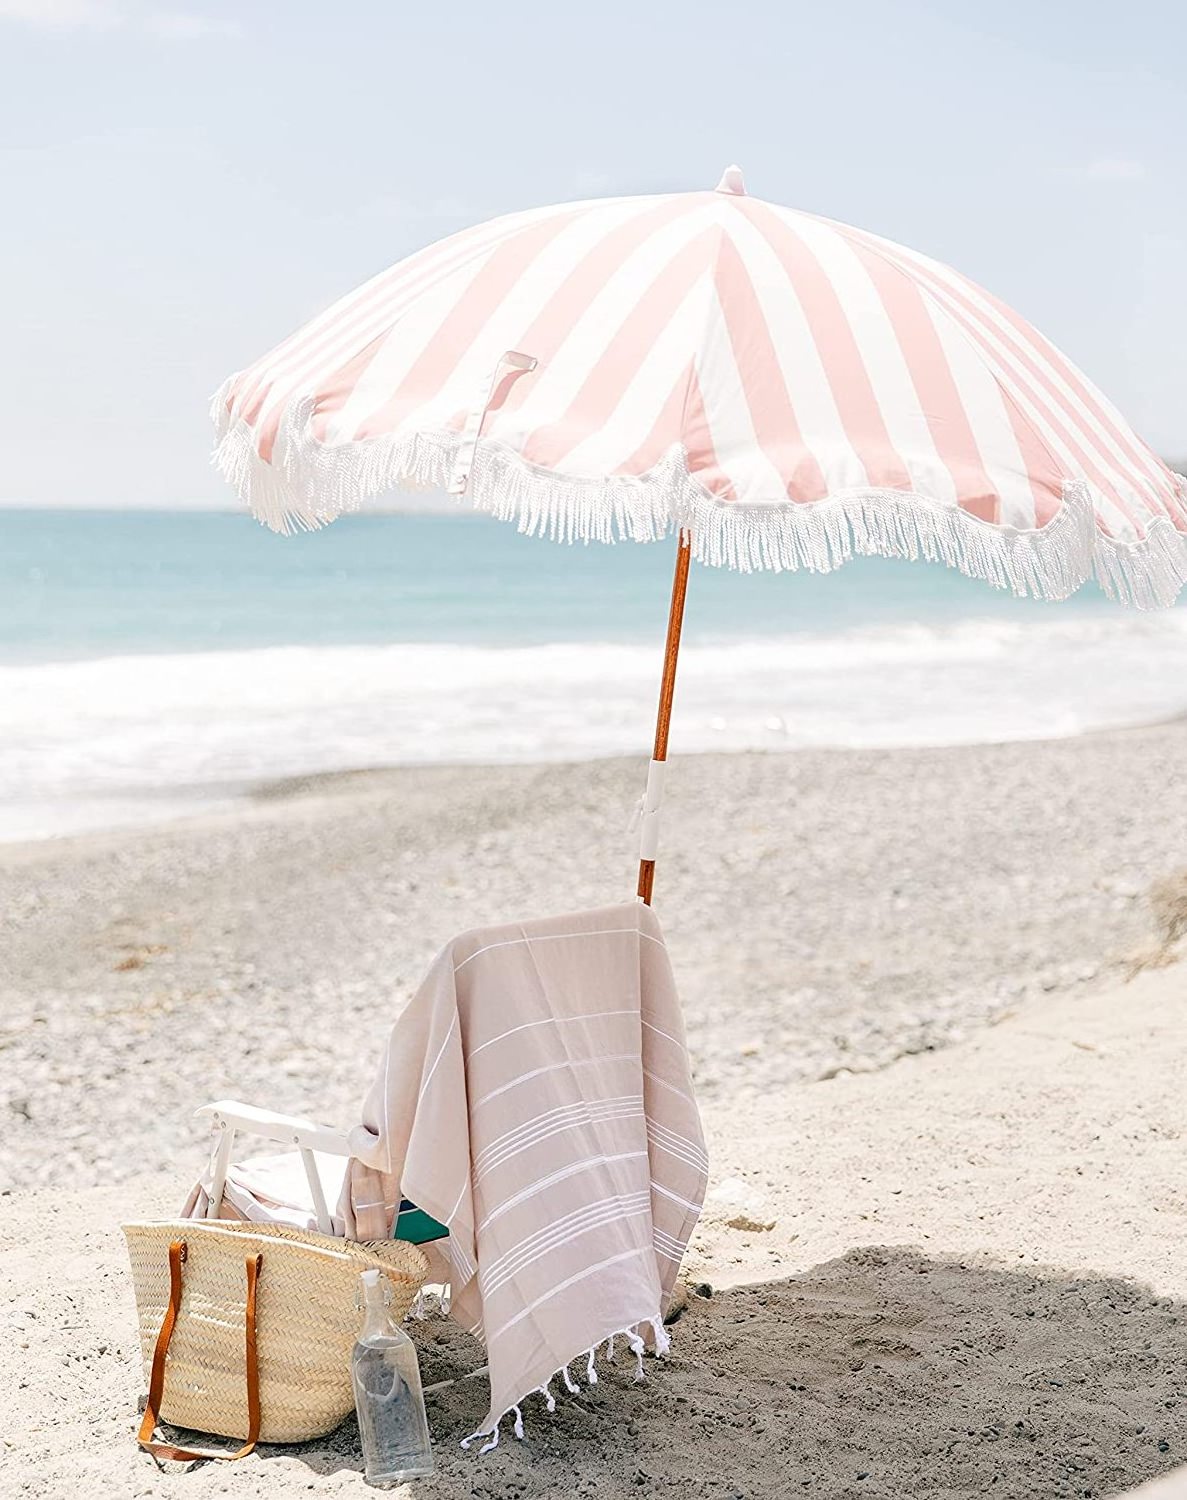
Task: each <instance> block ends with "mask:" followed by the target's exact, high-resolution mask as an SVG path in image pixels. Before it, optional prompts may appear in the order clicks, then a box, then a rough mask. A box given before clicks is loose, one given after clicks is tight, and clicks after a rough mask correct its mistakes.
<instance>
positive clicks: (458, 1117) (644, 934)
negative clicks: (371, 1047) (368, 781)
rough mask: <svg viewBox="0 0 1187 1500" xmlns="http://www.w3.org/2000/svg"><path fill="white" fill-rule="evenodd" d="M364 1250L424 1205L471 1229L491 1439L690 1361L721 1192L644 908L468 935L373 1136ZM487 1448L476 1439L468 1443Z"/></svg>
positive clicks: (456, 1258)
mask: <svg viewBox="0 0 1187 1500" xmlns="http://www.w3.org/2000/svg"><path fill="white" fill-rule="evenodd" d="M350 1145H351V1151H352V1159H351V1164H350V1170H349V1173H348V1177H347V1182H346V1186H345V1188H344V1193H343V1201H342V1204H341V1205H340V1210H339V1211H340V1213H341V1214H342V1217H343V1218H344V1220H345V1221H346V1223H347V1225H348V1233H350V1234H352V1235H354V1236H355V1237H357V1238H359V1239H365V1240H366V1239H378V1238H380V1237H382V1236H385V1235H387V1234H390V1232H391V1227H392V1220H393V1216H394V1215H395V1213H396V1212H397V1209H398V1205H399V1203H400V1201H401V1199H402V1197H407V1198H410V1199H412V1200H413V1202H415V1203H416V1204H417V1205H418V1206H419V1207H420V1208H421V1209H423V1210H424V1211H425V1212H426V1213H428V1214H431V1215H432V1217H433V1218H435V1219H439V1220H440V1221H441V1223H443V1224H444V1225H446V1226H447V1227H448V1230H449V1235H448V1238H447V1239H444V1240H441V1241H439V1242H438V1243H437V1244H436V1245H433V1246H426V1247H425V1248H426V1250H430V1251H431V1252H434V1253H437V1254H439V1255H441V1256H443V1257H444V1258H445V1259H446V1260H447V1262H448V1266H447V1277H448V1280H449V1281H450V1283H451V1288H452V1298H451V1315H452V1316H453V1317H454V1318H456V1319H457V1320H458V1321H459V1322H460V1323H461V1324H462V1326H463V1327H465V1328H467V1329H469V1330H470V1331H471V1332H472V1333H474V1334H475V1335H477V1337H478V1338H480V1339H481V1340H482V1341H483V1343H484V1344H485V1346H486V1351H487V1359H488V1363H489V1366H490V1383H491V1406H490V1411H489V1413H488V1415H487V1418H486V1420H485V1421H484V1423H483V1424H482V1426H481V1427H480V1428H479V1429H478V1431H477V1432H476V1433H474V1434H472V1435H471V1436H472V1438H477V1437H482V1438H485V1439H487V1443H486V1447H490V1446H492V1445H493V1444H494V1443H497V1441H498V1433H499V1423H500V1421H501V1419H502V1418H503V1417H504V1416H508V1415H511V1416H513V1418H514V1423H515V1431H516V1434H517V1436H521V1435H522V1432H523V1424H522V1412H521V1410H520V1408H521V1406H522V1404H523V1402H524V1400H525V1398H527V1397H528V1396H529V1395H531V1394H532V1393H533V1392H539V1394H540V1396H541V1398H542V1400H543V1401H544V1402H546V1403H547V1407H548V1409H549V1410H552V1408H553V1405H554V1398H553V1394H552V1390H551V1381H552V1380H553V1379H560V1380H562V1381H563V1382H564V1384H565V1385H566V1387H568V1388H569V1389H576V1386H575V1385H574V1383H573V1378H572V1374H571V1372H570V1370H569V1368H568V1367H569V1365H570V1364H572V1363H573V1362H574V1361H575V1360H577V1359H578V1358H581V1359H582V1360H583V1361H584V1368H585V1371H586V1376H587V1379H588V1380H590V1381H591V1382H592V1381H593V1380H596V1378H597V1372H596V1368H595V1357H596V1355H597V1354H598V1352H599V1349H600V1347H601V1346H605V1352H606V1353H607V1354H612V1353H613V1352H614V1344H615V1341H619V1347H624V1346H625V1348H626V1349H628V1350H630V1351H631V1352H632V1353H633V1355H634V1356H635V1358H636V1360H637V1371H638V1373H639V1375H641V1373H642V1367H643V1365H642V1361H643V1353H644V1350H645V1347H646V1345H647V1344H648V1343H650V1345H651V1347H652V1348H654V1350H655V1352H656V1353H663V1352H665V1351H666V1349H667V1347H668V1335H667V1332H666V1330H665V1328H664V1326H663V1321H662V1314H663V1310H664V1307H665V1304H666V1300H667V1298H668V1296H669V1294H670V1292H671V1290H672V1287H673V1284H674V1282H675V1278H676V1273H677V1271H678V1269H679V1265H680V1260H681V1257H682V1256H683V1254H684V1250H685V1247H686V1245H687V1243H688V1239H689V1236H690V1234H691V1233H692V1230H693V1226H694V1225H695V1223H696V1220H697V1216H698V1214H699V1212H700V1208H701V1203H702V1199H703V1196H704V1191H705V1182H706V1167H707V1163H706V1157H705V1149H704V1141H703V1137H702V1134H701V1126H700V1119H699V1116H698V1113H697V1108H696V1104H695V1102H694V1099H693V1094H692V1086H691V1081H690V1077H689V1066H688V1054H687V1051H686V1048H685V1042H684V1029H683V1023H682V1021H681V1016H680V1009H679V1004H678V1001H677V998H676V990H675V985H674V983H673V980H672V971H671V966H670V964H669V961H668V954H667V950H666V948H665V947H664V941H663V936H662V934H661V932H660V927H659V923H658V921H657V920H656V918H655V915H654V913H653V912H652V911H651V909H650V908H649V907H646V906H643V905H640V904H636V903H633V904H631V905H629V906H613V907H607V908H605V909H604V910H601V911H591V912H582V913H579V914H577V915H574V916H567V917H555V918H551V919H549V920H546V921H538V922H531V923H525V924H522V925H515V926H507V927H497V928H488V929H486V930H483V931H476V932H469V933H466V934H465V935H463V936H462V937H459V938H455V939H454V941H453V942H451V943H450V944H449V945H448V946H447V947H446V948H445V949H444V951H443V952H442V953H441V954H440V956H439V957H438V958H437V960H436V962H435V963H434V964H433V967H432V969H431V970H430V971H429V974H428V976H427V978H426V979H425V981H424V983H423V984H422V986H421V988H420V989H419V991H418V992H417V994H416V995H415V997H414V998H413V999H412V1000H411V1001H410V1003H409V1005H408V1006H407V1008H406V1009H405V1011H404V1012H403V1014H402V1015H401V1016H400V1018H399V1020H398V1021H397V1022H396V1025H395V1026H394V1028H393V1030H392V1033H391V1037H390V1040H389V1042H388V1047H387V1052H386V1056H385V1058H384V1063H383V1067H382V1068H381V1069H380V1072H379V1075H378V1077H377V1078H376V1080H375V1084H374V1086H373V1088H372V1089H371V1092H370V1094H369V1095H368V1098H367V1101H366V1104H365V1106H364V1124H363V1125H362V1126H361V1127H358V1128H357V1129H356V1130H355V1131H353V1132H352V1134H351V1138H350ZM467 1441H470V1439H467Z"/></svg>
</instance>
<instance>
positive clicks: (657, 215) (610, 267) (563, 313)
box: [489, 199, 693, 437]
mask: <svg viewBox="0 0 1187 1500" xmlns="http://www.w3.org/2000/svg"><path fill="white" fill-rule="evenodd" d="M692 211H693V210H692V208H690V207H689V205H688V204H686V203H682V202H680V201H679V200H672V199H668V200H665V201H664V202H663V203H661V204H660V205H659V206H658V207H656V208H652V209H648V210H647V211H646V212H644V213H640V214H638V215H637V216H636V217H635V218H633V219H630V220H628V221H627V223H625V224H621V225H619V227H618V228H617V229H615V230H613V231H612V232H611V233H610V234H608V235H607V236H606V238H605V239H604V240H603V241H602V242H601V243H600V244H599V245H597V246H596V247H595V248H594V249H593V250H591V251H590V253H589V254H588V255H586V256H585V257H584V259H582V260H581V262H580V263H579V264H578V265H576V266H575V267H574V268H573V274H572V275H571V276H569V277H568V278H567V279H566V280H565V282H564V285H563V286H561V287H560V288H559V289H558V290H557V291H556V292H554V293H553V295H552V296H551V297H550V298H549V299H548V302H547V303H546V304H545V306H544V307H543V308H542V309H541V310H540V313H539V315H538V316H537V317H536V318H534V319H533V321H532V323H531V324H530V325H529V327H528V328H527V329H526V330H525V331H524V333H523V335H522V337H521V338H520V339H519V341H518V343H519V345H520V346H521V347H522V348H523V349H525V350H527V351H530V352H531V353H532V354H534V355H535V356H536V357H537V359H538V360H539V361H540V368H541V369H542V370H547V368H548V365H549V363H550V361H551V360H552V359H553V357H554V356H555V355H556V352H557V351H558V350H559V349H560V348H561V346H562V345H563V344H564V342H565V340H566V339H567V338H568V337H569V335H570V334H571V333H572V332H573V329H574V328H575V327H576V326H577V324H578V322H579V321H580V320H581V318H582V317H583V316H584V315H585V313H586V312H588V311H589V308H590V306H591V304H592V303H593V300H594V298H595V297H596V296H597V294H598V292H600V291H601V289H602V288H603V287H604V286H605V285H606V283H607V282H608V281H609V280H610V278H611V277H612V276H613V275H614V273H615V272H616V271H618V270H620V269H621V267H622V266H624V265H625V264H626V262H627V260H628V259H629V258H630V256H631V255H632V254H633V253H634V252H635V251H636V250H637V249H639V247H640V246H641V245H643V244H645V243H646V242H647V240H649V239H650V238H651V236H652V235H653V234H655V233H656V231H657V230H660V229H663V228H666V227H667V226H668V225H669V224H671V223H674V222H675V221H676V220H677V219H679V218H682V217H683V216H684V215H686V214H688V213H691V212H692ZM530 389H531V387H530V385H529V384H528V382H527V381H523V382H521V383H520V384H519V385H518V386H513V387H512V389H511V391H510V393H509V395H508V397H507V400H506V402H505V403H504V405H503V407H502V410H501V412H500V416H499V419H498V420H494V421H492V422H491V425H490V429H489V431H490V433H491V435H492V436H495V437H497V436H498V433H499V428H500V424H501V419H502V417H503V415H504V414H510V413H514V412H516V411H517V410H518V409H519V407H521V406H522V405H523V403H524V401H525V400H526V399H527V396H528V393H529V391H530Z"/></svg>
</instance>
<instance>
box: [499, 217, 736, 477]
mask: <svg viewBox="0 0 1187 1500" xmlns="http://www.w3.org/2000/svg"><path fill="white" fill-rule="evenodd" d="M716 237H717V230H716V229H706V230H704V231H703V232H702V233H700V234H698V235H697V236H696V238H695V239H693V240H691V241H690V242H689V243H688V244H687V245H685V246H684V248H683V249H682V250H680V251H678V252H677V254H676V255H674V256H673V258H672V259H671V260H670V261H668V263H667V264H666V265H665V266H664V268H663V269H662V270H661V271H660V273H659V274H658V275H657V276H656V277H655V279H654V280H653V281H652V283H651V285H650V286H649V287H648V288H647V290H646V291H645V292H643V294H642V295H641V296H640V297H639V299H638V301H637V302H636V303H635V304H634V306H633V307H632V308H631V310H630V313H629V314H628V316H627V317H626V319H625V321H624V322H623V323H622V324H621V325H620V326H619V327H618V328H617V329H614V330H607V338H608V342H607V344H606V347H605V348H604V349H603V351H602V353H601V354H600V355H599V356H598V358H597V359H596V360H595V361H594V362H593V365H592V366H591V368H590V372H589V374H588V375H587V376H586V378H585V380H584V382H583V383H582V386H581V388H580V390H579V391H578V392H577V394H576V395H575V396H574V397H573V399H572V401H571V402H570V403H569V406H568V408H567V410H566V411H565V412H564V414H563V415H562V416H561V417H560V418H559V419H558V420H556V421H554V422H548V423H546V424H545V425H544V426H543V427H537V428H536V429H535V431H533V432H530V433H528V434H527V436H526V438H525V440H524V443H523V448H522V452H523V455H524V457H525V458H526V459H527V460H528V461H529V462H530V463H536V464H542V465H544V466H545V467H554V466H556V465H557V464H560V463H561V462H563V460H564V459H565V457H566V456H567V455H568V454H569V453H571V452H572V451H573V449H574V448H575V447H576V446H577V445H578V443H580V442H581V441H582V440H583V439H584V438H585V437H587V436H588V435H589V433H590V432H593V431H595V430H596V429H597V428H598V426H600V425H601V424H602V423H604V422H605V421H607V420H608V418H609V417H610V415H611V414H612V413H613V412H614V410H615V409H616V407H617V406H618V403H619V402H620V401H621V400H622V398H623V394H624V393H625V391H626V389H627V387H628V385H629V384H630V382H631V379H632V378H633V377H634V375H635V373H636V372H637V371H638V369H639V366H640V365H641V364H642V362H643V359H644V357H645V356H646V354H647V351H648V350H649V349H650V348H651V345H652V343H653V342H654V341H655V339H656V338H657V337H658V336H659V334H660V333H661V332H662V330H663V329H664V328H665V327H666V326H667V324H668V323H669V322H670V321H671V319H672V317H673V315H674V314H675V313H676V311H677V309H678V308H679V307H680V304H681V303H682V302H683V300H684V298H685V296H686V295H687V293H688V291H689V288H690V287H692V286H693V284H694V283H695V282H696V280H697V278H698V277H700V276H702V275H704V273H705V270H706V267H707V266H708V264H709V261H710V248H709V247H710V244H711V243H712V242H714V241H715V240H716Z"/></svg>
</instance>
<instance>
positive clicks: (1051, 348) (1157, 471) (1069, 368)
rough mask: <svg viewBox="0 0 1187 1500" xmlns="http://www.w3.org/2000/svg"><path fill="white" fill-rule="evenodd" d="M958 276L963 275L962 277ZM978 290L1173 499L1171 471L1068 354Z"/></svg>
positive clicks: (962, 278)
mask: <svg viewBox="0 0 1187 1500" xmlns="http://www.w3.org/2000/svg"><path fill="white" fill-rule="evenodd" d="M957 274H958V275H959V273H957ZM960 280H961V281H963V282H965V283H966V284H967V285H968V286H970V287H974V286H975V284H974V283H973V282H970V281H969V280H968V278H967V277H964V276H961V277H960ZM975 290H976V291H977V292H978V293H979V294H980V295H981V296H982V297H983V298H984V300H985V301H986V302H988V303H989V304H990V306H991V307H993V309H994V310H995V311H996V312H997V313H999V314H1000V315H1001V317H1002V318H1004V319H1005V321H1006V322H1008V323H1009V324H1010V325H1011V327H1012V328H1014V329H1015V330H1016V331H1017V333H1018V334H1019V335H1020V336H1021V337H1022V339H1023V340H1024V341H1025V342H1026V343H1027V344H1029V345H1030V347H1031V348H1033V349H1034V350H1035V352H1036V353H1037V354H1038V355H1039V357H1040V358H1041V359H1044V360H1046V361H1047V363H1049V364H1050V365H1052V366H1054V368H1055V369H1056V370H1058V372H1059V374H1060V376H1061V377H1062V379H1063V382H1064V384H1065V385H1067V386H1069V387H1070V388H1071V389H1072V390H1073V391H1074V392H1075V394H1076V395H1077V396H1078V397H1079V399H1080V401H1081V403H1082V404H1083V405H1084V406H1085V407H1086V408H1087V409H1088V411H1090V412H1091V413H1092V415H1093V416H1094V417H1095V418H1096V420H1097V422H1099V423H1100V425H1101V426H1102V427H1103V428H1104V429H1105V431H1106V432H1107V433H1108V434H1109V436H1110V437H1111V438H1112V439H1113V441H1114V442H1115V443H1116V445H1117V447H1118V448H1120V449H1121V451H1122V452H1123V453H1124V454H1125V455H1126V456H1127V457H1128V459H1129V461H1130V462H1131V463H1133V464H1136V465H1137V467H1138V469H1139V470H1141V471H1143V472H1144V473H1145V475H1146V482H1147V483H1149V484H1154V485H1155V486H1156V487H1157V488H1158V489H1159V491H1160V493H1165V494H1166V495H1167V496H1169V495H1170V494H1171V493H1172V492H1173V485H1172V482H1171V477H1170V470H1169V469H1168V468H1167V466H1166V465H1165V464H1164V463H1163V462H1162V460H1161V459H1160V458H1159V457H1158V456H1157V455H1156V454H1155V453H1153V452H1152V451H1151V450H1150V449H1149V448H1148V447H1147V446H1146V444H1145V443H1143V442H1142V441H1141V439H1140V438H1139V437H1138V436H1137V434H1136V433H1135V432H1133V431H1132V430H1130V429H1129V428H1126V427H1124V426H1119V425H1118V424H1117V422H1116V420H1115V419H1114V418H1113V417H1111V416H1110V415H1109V414H1108V412H1106V411H1105V409H1104V408H1103V407H1102V406H1101V404H1100V401H1099V399H1098V397H1097V394H1096V392H1094V391H1093V390H1092V388H1091V387H1090V386H1089V385H1088V384H1087V382H1086V381H1085V380H1084V378H1083V377H1082V376H1081V374H1080V371H1079V370H1078V369H1077V368H1076V366H1075V365H1074V364H1072V362H1071V360H1069V359H1068V358H1067V356H1066V355H1065V354H1063V353H1061V352H1060V350H1058V349H1057V348H1056V347H1055V345H1054V344H1052V343H1050V342H1049V340H1047V339H1045V338H1044V337H1043V335H1042V334H1041V333H1039V331H1038V330H1037V329H1036V328H1032V327H1031V325H1030V324H1029V323H1028V322H1027V321H1026V320H1025V318H1022V317H1020V316H1019V315H1018V314H1017V313H1016V312H1015V311H1014V309H1013V308H1012V307H1008V306H1007V305H1006V304H1005V303H1004V302H1002V301H1000V300H999V299H998V298H997V297H995V296H994V295H993V294H992V292H987V291H986V290H985V289H984V288H983V287H979V286H976V287H975Z"/></svg>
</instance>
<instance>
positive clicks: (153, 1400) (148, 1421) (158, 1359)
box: [136, 1240, 264, 1461]
mask: <svg viewBox="0 0 1187 1500" xmlns="http://www.w3.org/2000/svg"><path fill="white" fill-rule="evenodd" d="M186 1253H187V1252H186V1243H185V1241H184V1240H174V1241H173V1243H172V1244H171V1245H170V1246H169V1306H168V1307H167V1308H166V1309H165V1316H164V1318H162V1320H161V1331H160V1333H158V1334H157V1342H156V1347H155V1348H154V1349H153V1356H152V1373H151V1374H150V1376H149V1381H148V1401H147V1403H146V1405H145V1408H144V1420H143V1421H142V1422H141V1424H140V1431H139V1433H138V1434H137V1436H136V1441H137V1442H138V1443H139V1444H140V1446H141V1447H142V1448H143V1449H144V1450H145V1451H146V1452H147V1453H152V1454H155V1455H156V1456H157V1457H158V1458H176V1459H181V1460H183V1461H185V1460H187V1459H192V1458H246V1457H247V1455H248V1454H249V1453H250V1452H251V1450H252V1449H253V1448H254V1447H255V1445H256V1441H257V1439H258V1438H259V1435H260V1366H259V1355H258V1350H257V1348H256V1284H257V1283H258V1281H259V1279H260V1270H261V1268H262V1266H263V1264H264V1257H263V1256H262V1255H249V1256H248V1257H247V1309H246V1317H245V1319H244V1322H245V1325H246V1356H247V1358H246V1365H247V1441H246V1442H245V1443H244V1445H243V1447H242V1448H240V1449H239V1450H238V1452H236V1453H228V1452H226V1451H225V1450H224V1449H218V1448H178V1447H177V1446H176V1445H175V1444H173V1443H163V1442H159V1441H156V1440H154V1438H153V1433H154V1432H155V1431H156V1429H157V1413H158V1411H159V1410H160V1407H161V1394H162V1392H163V1391H164V1389H165V1356H166V1354H168V1352H169V1340H170V1339H171V1338H172V1337H173V1330H174V1328H175V1327H176V1326H177V1318H178V1314H179V1313H180V1312H181V1268H182V1266H183V1265H184V1264H185V1259H186Z"/></svg>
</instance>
